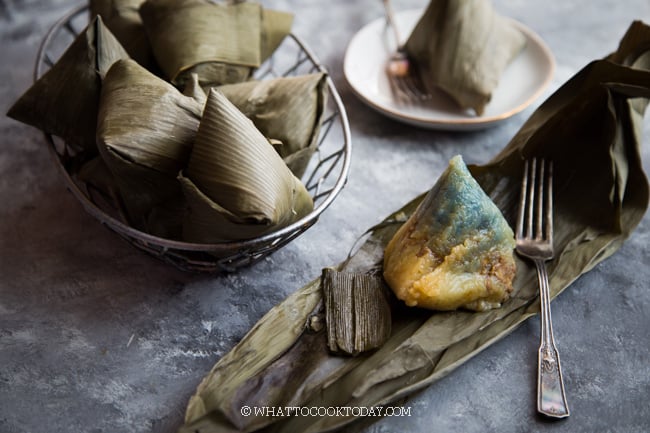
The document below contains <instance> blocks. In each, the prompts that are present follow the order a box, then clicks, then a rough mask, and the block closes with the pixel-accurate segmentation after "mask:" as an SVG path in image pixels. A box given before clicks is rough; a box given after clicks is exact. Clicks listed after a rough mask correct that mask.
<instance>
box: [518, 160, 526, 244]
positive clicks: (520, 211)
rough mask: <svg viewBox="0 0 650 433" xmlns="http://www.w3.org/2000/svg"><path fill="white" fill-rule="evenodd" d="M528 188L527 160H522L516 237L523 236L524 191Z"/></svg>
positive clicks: (524, 215)
mask: <svg viewBox="0 0 650 433" xmlns="http://www.w3.org/2000/svg"><path fill="white" fill-rule="evenodd" d="M527 190H528V160H525V161H524V174H523V176H522V177H521V192H520V193H519V207H518V214H517V233H516V237H517V239H521V238H523V237H524V221H525V219H526V192H527Z"/></svg>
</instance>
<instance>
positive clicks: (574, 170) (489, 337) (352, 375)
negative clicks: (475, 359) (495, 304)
mask: <svg viewBox="0 0 650 433" xmlns="http://www.w3.org/2000/svg"><path fill="white" fill-rule="evenodd" d="M648 47H650V27H648V26H645V25H642V24H636V23H635V24H633V26H632V27H631V29H630V31H629V32H628V33H627V34H626V36H625V37H624V38H623V41H622V43H621V46H620V48H619V51H618V52H617V53H615V54H614V55H612V56H610V57H609V59H610V60H611V59H613V60H615V61H616V60H617V59H618V61H620V59H625V65H621V64H619V63H614V62H612V61H610V60H599V61H594V62H592V63H590V64H589V65H587V66H586V67H585V68H583V69H582V70H581V71H579V72H578V73H577V74H576V75H575V76H574V77H572V78H571V79H570V80H569V81H568V82H567V83H566V84H565V85H563V86H562V87H561V88H559V89H558V90H557V91H556V92H555V93H554V94H553V95H551V96H550V97H549V98H548V99H547V100H546V101H545V102H544V103H543V104H542V105H541V106H540V107H539V108H538V109H537V110H536V111H535V112H534V113H533V114H532V115H531V117H530V118H529V119H528V121H527V122H526V123H525V124H524V125H523V126H522V128H521V129H520V130H519V131H518V133H517V134H516V135H515V136H514V137H513V139H512V140H511V141H510V143H509V144H508V145H507V146H506V147H505V148H504V149H503V151H502V152H500V153H499V154H498V155H497V156H496V157H495V158H494V159H493V160H492V161H490V162H489V163H487V164H485V165H482V166H473V167H470V170H471V172H472V175H473V176H474V177H475V178H476V179H477V181H478V182H479V184H480V185H481V187H482V188H483V189H484V191H486V193H488V195H489V196H490V198H491V199H492V200H493V201H494V203H495V204H496V205H497V206H498V207H499V209H500V210H501V211H502V212H503V214H504V216H505V217H506V219H507V220H508V221H509V223H510V225H514V219H515V215H516V206H517V201H518V196H519V184H520V179H521V175H522V173H523V160H524V159H525V158H528V157H531V156H538V157H545V158H549V159H552V160H553V161H554V177H555V182H556V183H555V185H556V188H555V207H554V220H555V229H556V230H555V248H556V251H557V255H556V258H555V259H554V260H553V261H551V262H549V266H548V271H549V276H550V287H551V295H552V297H556V296H557V295H558V294H559V293H561V292H562V291H563V290H565V289H566V288H567V287H568V286H569V285H570V284H571V283H572V282H573V281H574V280H575V279H576V278H578V277H579V276H580V275H582V274H583V273H585V272H587V271H589V270H590V269H591V268H593V266H595V265H596V264H597V263H599V262H601V261H602V260H604V259H606V258H607V257H609V256H610V255H611V254H613V253H614V252H615V251H616V250H617V249H618V248H619V247H620V246H621V245H622V243H623V242H624V241H625V239H626V238H627V237H628V236H630V234H631V233H632V231H633V230H634V228H635V227H636V226H637V224H638V223H639V221H640V220H641V218H642V217H643V215H644V213H645V212H646V209H647V206H648V200H649V188H648V180H647V178H646V175H645V173H644V171H643V167H642V165H641V158H640V153H639V152H640V144H641V143H640V138H641V134H640V131H641V123H642V120H643V114H644V112H645V108H646V106H647V103H648V98H650V55H648ZM626 65H633V66H634V67H629V66H626ZM423 197H424V196H423V195H422V196H419V197H416V198H415V199H414V200H413V201H411V202H410V203H408V204H407V205H405V206H404V207H403V208H402V209H400V210H398V211H397V212H395V213H394V214H392V215H390V216H389V217H388V218H387V219H386V220H385V221H384V223H382V224H380V225H378V226H377V227H375V228H373V229H372V230H371V237H370V238H369V239H368V240H367V241H366V242H365V243H364V244H363V246H362V247H361V249H360V250H359V251H358V252H356V253H355V254H354V255H352V257H351V258H350V260H348V261H346V262H345V263H343V264H342V265H341V266H340V268H339V269H341V270H343V271H347V272H363V271H368V270H369V269H377V268H380V267H381V262H382V258H383V251H384V248H385V246H386V244H387V243H388V241H389V240H390V239H391V238H392V237H393V235H394V233H395V232H396V230H397V229H398V228H399V227H400V226H401V225H402V223H403V222H404V218H405V217H407V216H409V215H411V214H412V213H413V212H414V210H415V209H416V208H417V206H418V205H419V203H420V202H421V201H422V199H423ZM516 260H517V269H518V271H517V276H516V278H515V280H514V291H513V296H512V297H511V298H510V299H509V300H508V301H507V302H505V303H504V304H503V305H502V307H501V308H497V309H493V310H488V311H484V312H469V311H460V310H459V311H450V312H428V311H425V310H422V309H417V308H407V307H400V306H399V305H397V306H394V308H395V309H394V311H393V315H392V317H393V323H392V333H391V337H390V338H389V339H388V341H386V343H385V344H384V345H383V346H382V347H381V348H380V349H379V350H377V351H376V352H373V353H370V354H362V355H359V356H358V357H355V358H344V357H336V356H332V355H331V354H329V353H328V352H327V351H326V350H324V349H323V347H324V346H326V344H327V339H326V335H325V334H326V333H325V332H322V331H321V332H314V330H312V329H311V328H310V327H309V326H308V325H307V324H309V323H310V322H311V320H310V318H312V317H314V316H315V315H319V314H323V310H322V295H321V291H320V281H319V280H318V279H317V280H314V281H313V282H311V283H309V284H308V285H307V286H305V287H303V288H302V289H300V290H298V291H296V292H295V293H294V294H292V295H291V296H289V297H288V298H287V299H286V300H285V301H283V302H282V303H281V304H279V305H278V306H276V307H274V308H273V309H272V310H270V311H269V313H268V314H267V315H265V316H264V317H263V318H262V319H261V320H260V321H259V322H258V323H257V324H256V325H255V326H254V327H253V329H252V330H251V331H250V332H249V333H248V334H247V335H246V336H245V337H244V338H243V339H242V341H241V342H240V343H239V344H238V345H237V346H236V347H235V348H234V349H233V350H232V351H231V352H229V353H228V354H226V355H225V356H223V357H222V358H221V359H220V360H219V362H217V364H216V365H215V366H214V367H213V368H212V370H211V371H210V373H209V374H208V375H207V376H206V377H205V379H204V380H203V382H202V383H201V384H200V386H199V388H198V389H197V392H196V394H195V395H194V396H193V397H192V398H191V399H190V402H189V404H188V410H187V413H186V424H185V426H184V427H182V428H181V429H180V431H181V432H183V433H184V432H194V433H196V432H199V433H208V432H225V431H229V432H230V431H242V432H252V431H265V432H279V431H300V432H306V433H309V432H323V431H333V430H336V429H338V428H340V427H342V426H344V425H346V424H350V423H352V422H354V421H356V420H357V418H356V417H355V416H354V415H350V416H338V417H300V416H283V417H276V418H273V417H266V416H264V415H260V416H254V415H253V416H250V417H244V416H242V415H241V413H240V410H241V407H243V406H244V405H250V406H251V407H252V406H269V407H286V406H287V405H290V406H303V407H304V406H307V407H311V406H319V407H320V406H324V407H339V406H353V407H354V406H358V407H362V406H363V407H372V406H376V405H381V404H387V403H389V402H395V401H397V400H398V399H400V398H402V397H405V396H408V395H410V394H411V393H413V392H415V391H416V390H418V389H421V388H422V387H425V386H427V385H429V384H431V383H433V382H435V381H436V380H438V379H440V378H441V377H443V376H444V375H446V374H448V373H449V372H450V371H452V370H453V369H455V368H457V367H458V366H460V365H461V364H462V363H464V362H465V361H467V360H468V359H470V358H471V357H472V356H474V355H476V354H477V353H478V352H480V351H481V350H483V349H485V348H486V347H487V346H488V345H490V344H492V343H494V342H495V341H497V340H499V339H500V338H503V337H505V336H506V335H508V334H509V333H510V332H512V330H513V329H514V328H515V327H516V326H517V325H519V324H520V323H521V322H523V321H524V320H526V319H527V318H529V317H531V316H532V315H534V314H537V312H538V311H539V301H538V298H537V286H536V274H535V269H534V267H533V266H532V265H531V264H530V263H528V262H523V261H521V260H519V259H516ZM269 341H273V342H274V344H273V345H269V344H268V342H269ZM357 425H358V424H357Z"/></svg>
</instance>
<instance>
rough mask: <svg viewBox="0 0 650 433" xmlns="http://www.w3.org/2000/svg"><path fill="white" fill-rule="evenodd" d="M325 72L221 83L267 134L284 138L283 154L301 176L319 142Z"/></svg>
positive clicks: (224, 90) (298, 175) (234, 101)
mask: <svg viewBox="0 0 650 433" xmlns="http://www.w3.org/2000/svg"><path fill="white" fill-rule="evenodd" d="M326 79H327V76H326V75H325V74H324V73H316V74H307V75H299V76H295V77H278V78H274V79H269V80H261V81H248V82H246V83H239V84H230V85H224V86H220V87H219V90H220V91H221V92H222V93H223V94H224V95H226V97H227V98H228V99H229V100H230V101H231V102H232V103H233V104H235V106H236V107H237V108H239V109H240V110H241V111H242V113H244V114H245V115H246V117H248V118H249V119H251V120H252V121H253V123H254V124H255V126H256V127H257V128H258V129H259V130H260V132H262V134H264V136H265V137H267V138H269V139H273V140H278V141H280V142H281V144H280V145H278V146H276V149H277V151H278V153H279V154H280V156H282V158H284V160H285V162H286V163H287V165H288V166H289V168H290V169H291V171H292V172H293V173H294V174H295V175H296V177H298V178H300V177H302V175H303V173H304V172H305V169H306V167H307V164H308V163H309V159H310V158H311V156H312V154H313V152H314V151H315V149H316V146H317V144H318V134H319V131H320V125H321V122H322V120H323V113H324V112H325V104H326V100H327V82H326Z"/></svg>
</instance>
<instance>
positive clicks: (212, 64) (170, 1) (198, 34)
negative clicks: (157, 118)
mask: <svg viewBox="0 0 650 433" xmlns="http://www.w3.org/2000/svg"><path fill="white" fill-rule="evenodd" d="M140 15H141V17H142V20H143V22H144V26H145V28H146V31H147V34H148V35H149V40H150V41H151V44H152V46H153V51H154V55H155V57H156V60H157V61H158V64H159V65H160V66H161V68H162V70H163V71H164V73H165V74H166V76H167V77H168V78H169V79H170V80H171V81H172V82H173V83H174V84H176V85H178V86H181V87H184V85H185V82H186V81H188V80H189V79H190V76H191V74H192V73H196V74H198V76H199V80H200V82H201V85H202V86H204V87H207V86H213V85H219V84H225V83H237V82H242V81H246V80H247V79H248V78H250V76H251V74H252V72H253V70H254V69H255V68H257V67H259V66H260V64H261V63H262V62H263V61H264V60H265V58H266V57H268V56H269V55H270V54H271V53H272V51H273V50H275V48H276V47H277V46H278V45H279V44H280V42H282V39H283V38H284V37H285V36H286V35H287V34H288V33H289V31H290V28H291V24H292V16H291V15H290V14H285V13H282V12H268V11H264V10H263V9H262V6H261V5H260V4H258V3H253V2H239V3H234V4H217V3H213V2H209V1H207V0H180V1H179V0H147V1H146V2H145V3H144V4H143V5H142V7H141V8H140Z"/></svg>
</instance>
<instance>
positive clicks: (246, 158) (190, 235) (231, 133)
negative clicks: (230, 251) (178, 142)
mask: <svg viewBox="0 0 650 433" xmlns="http://www.w3.org/2000/svg"><path fill="white" fill-rule="evenodd" d="M179 179H180V180H181V182H182V184H183V188H184V192H185V194H186V196H187V198H188V204H189V212H188V215H187V217H186V221H185V224H184V227H185V228H184V236H185V237H186V239H187V240H190V241H194V242H216V241H222V240H229V239H243V238H250V237H255V236H259V235H260V234H262V233H266V232H268V231H270V230H273V229H276V228H279V227H284V226H286V225H288V224H291V223H292V222H294V221H297V220H298V219H300V218H301V217H303V216H305V215H306V214H307V213H308V212H310V211H311V210H312V209H313V202H312V199H311V197H310V195H309V193H308V192H307V190H306V189H305V187H304V185H303V184H302V183H301V182H300V180H298V179H297V178H296V177H295V176H294V175H293V174H292V173H291V171H290V170H289V168H288V167H287V165H286V164H285V163H284V161H282V158H280V156H279V155H278V154H277V152H276V151H275V149H274V148H273V146H271V144H270V143H269V142H268V140H267V139H266V138H265V137H264V136H263V135H262V133H261V132H260V131H259V130H257V128H255V125H253V123H252V122H251V120H250V119H248V118H247V117H246V116H245V115H244V114H243V113H242V112H241V111H239V110H238V109H237V107H235V106H234V105H233V104H232V103H231V102H230V101H229V100H228V99H227V98H226V97H225V96H224V95H223V94H222V93H220V92H219V91H218V90H215V89H212V90H211V91H210V94H209V95H208V101H207V103H206V106H205V110H204V112H203V118H202V120H201V124H200V126H199V132H198V134H197V136H196V142H195V144H194V148H193V150H192V154H191V156H190V160H189V163H188V165H187V168H186V169H185V170H184V173H183V174H182V175H181V176H180V177H179ZM214 218H219V224H216V223H214V222H211V221H213V219H214ZM227 222H229V224H226V223H227ZM233 225H237V226H238V227H237V228H236V229H235V228H233V227H232V226H233ZM246 233H248V234H247V235H246ZM233 236H236V237H233Z"/></svg>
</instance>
